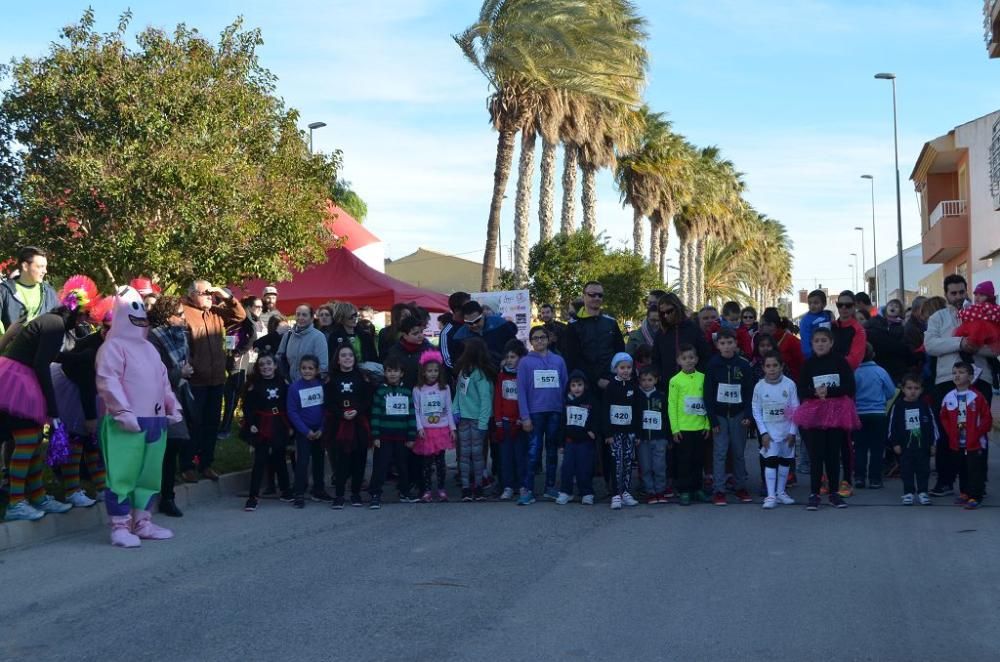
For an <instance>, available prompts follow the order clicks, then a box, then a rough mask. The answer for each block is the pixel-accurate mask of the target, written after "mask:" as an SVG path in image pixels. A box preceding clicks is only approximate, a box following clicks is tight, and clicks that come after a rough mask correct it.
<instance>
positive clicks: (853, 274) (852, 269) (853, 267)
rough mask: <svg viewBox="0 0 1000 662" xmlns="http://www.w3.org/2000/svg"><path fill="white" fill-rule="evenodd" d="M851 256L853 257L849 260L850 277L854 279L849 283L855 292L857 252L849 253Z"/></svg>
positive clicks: (856, 283) (856, 284)
mask: <svg viewBox="0 0 1000 662" xmlns="http://www.w3.org/2000/svg"><path fill="white" fill-rule="evenodd" d="M851 257H853V258H854V259H853V260H851V278H853V279H854V281H853V282H852V283H851V289H853V290H854V291H855V292H857V291H858V290H857V287H858V254H857V253H851Z"/></svg>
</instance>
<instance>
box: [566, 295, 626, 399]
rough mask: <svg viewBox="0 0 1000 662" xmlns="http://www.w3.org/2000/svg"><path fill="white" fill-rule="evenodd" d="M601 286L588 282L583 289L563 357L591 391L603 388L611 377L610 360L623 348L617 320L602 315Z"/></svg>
mask: <svg viewBox="0 0 1000 662" xmlns="http://www.w3.org/2000/svg"><path fill="white" fill-rule="evenodd" d="M603 309H604V286H603V285H601V284H600V283H599V282H597V281H590V282H588V283H587V284H586V285H584V286H583V304H582V305H581V307H580V308H578V309H577V312H576V317H575V318H574V319H573V320H572V321H571V322H570V323H569V325H568V326H567V327H566V334H565V336H564V338H563V346H564V352H563V358H564V359H565V360H566V367H567V370H569V371H570V372H572V371H574V370H580V371H581V372H583V374H585V375H586V376H587V380H588V381H589V382H590V385H591V388H593V387H595V386H596V387H597V388H600V389H603V388H604V387H606V386H607V385H608V382H609V380H610V376H611V359H612V358H613V357H614V355H615V354H617V353H618V352H621V351H623V350H624V349H625V339H624V338H623V337H622V332H621V328H620V327H619V326H618V320H616V319H615V318H614V317H611V316H610V315H605V314H604V312H603Z"/></svg>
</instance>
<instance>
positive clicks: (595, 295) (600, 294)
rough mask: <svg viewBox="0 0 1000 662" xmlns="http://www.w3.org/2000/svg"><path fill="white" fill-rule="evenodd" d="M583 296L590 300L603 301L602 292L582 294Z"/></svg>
mask: <svg viewBox="0 0 1000 662" xmlns="http://www.w3.org/2000/svg"><path fill="white" fill-rule="evenodd" d="M584 294H586V295H587V296H588V297H590V298H592V299H603V298H604V292H584Z"/></svg>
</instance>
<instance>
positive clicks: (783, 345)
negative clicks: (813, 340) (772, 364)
mask: <svg viewBox="0 0 1000 662" xmlns="http://www.w3.org/2000/svg"><path fill="white" fill-rule="evenodd" d="M774 341H775V342H776V343H778V351H779V352H781V360H782V361H784V362H785V367H786V368H788V373H789V376H790V377H791V378H792V379H793V380H794V381H795V382H796V383H797V382H798V381H799V373H800V372H801V371H802V365H803V364H804V363H805V360H806V359H805V357H804V356H802V341H801V340H799V339H798V338H796V337H795V336H793V335H792V334H791V333H789V332H788V331H785V330H783V329H778V332H777V334H775V337H774ZM852 369H853V368H852Z"/></svg>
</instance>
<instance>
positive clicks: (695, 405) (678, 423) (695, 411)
mask: <svg viewBox="0 0 1000 662" xmlns="http://www.w3.org/2000/svg"><path fill="white" fill-rule="evenodd" d="M667 409H668V411H669V414H670V433H671V434H675V435H676V434H677V433H679V432H701V431H703V430H708V429H710V427H711V426H710V425H709V424H708V416H706V415H705V374H704V373H702V372H697V371H695V372H692V373H690V374H688V373H686V372H683V371H682V372H678V373H677V374H676V375H674V376H673V377H672V378H671V380H670V389H669V396H668V401H667Z"/></svg>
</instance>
